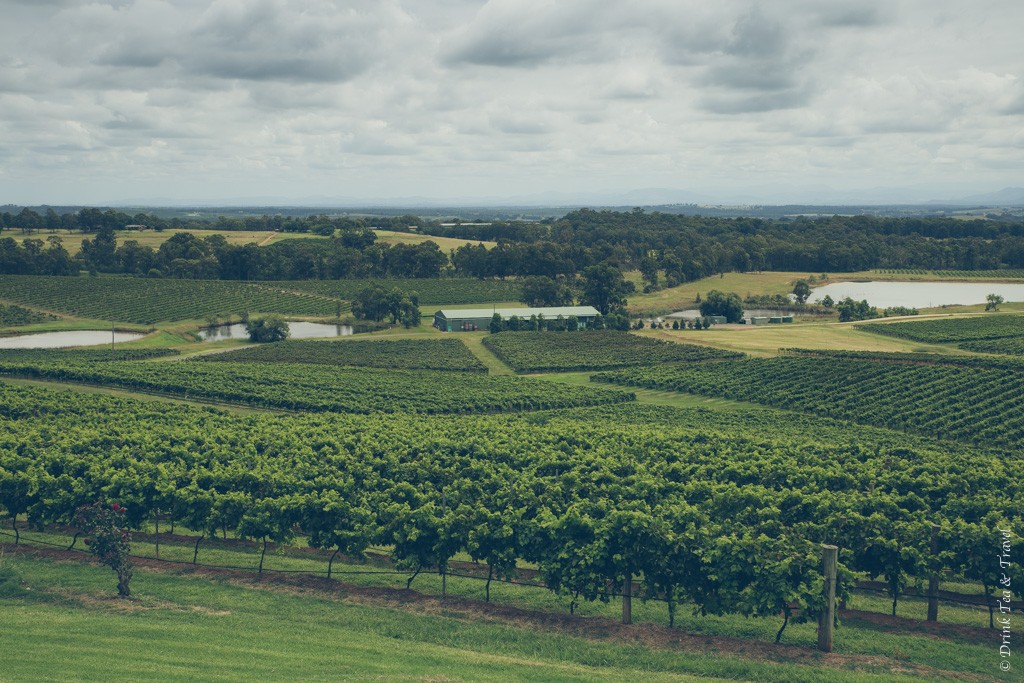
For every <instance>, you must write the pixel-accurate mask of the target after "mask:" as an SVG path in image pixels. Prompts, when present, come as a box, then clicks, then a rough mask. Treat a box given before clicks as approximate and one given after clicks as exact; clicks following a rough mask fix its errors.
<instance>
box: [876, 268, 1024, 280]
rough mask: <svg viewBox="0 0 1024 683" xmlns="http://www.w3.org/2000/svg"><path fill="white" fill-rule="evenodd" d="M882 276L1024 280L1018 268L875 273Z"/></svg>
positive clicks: (913, 269) (1022, 272) (890, 270)
mask: <svg viewBox="0 0 1024 683" xmlns="http://www.w3.org/2000/svg"><path fill="white" fill-rule="evenodd" d="M875 272H876V273H881V274H883V275H934V276H936V277H941V278H950V279H952V278H955V279H965V280H966V279H970V280H974V279H999V280H1017V279H1021V278H1024V270H1021V269H1020V268H1004V269H1000V270H922V269H920V268H905V269H896V268H888V269H879V270H876V271H875Z"/></svg>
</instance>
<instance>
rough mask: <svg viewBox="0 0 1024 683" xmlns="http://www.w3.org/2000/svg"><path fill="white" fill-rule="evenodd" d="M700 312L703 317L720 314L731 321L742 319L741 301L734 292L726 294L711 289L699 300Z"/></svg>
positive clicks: (735, 321)
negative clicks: (702, 299)
mask: <svg viewBox="0 0 1024 683" xmlns="http://www.w3.org/2000/svg"><path fill="white" fill-rule="evenodd" d="M700 314H701V315H702V316H704V317H707V316H710V315H720V316H724V317H725V319H726V320H727V321H729V322H731V323H738V322H739V321H740V320H742V319H743V301H742V300H741V299H740V295H739V294H736V293H735V292H729V293H728V294H726V293H725V292H720V291H718V290H717V289H713V290H711V291H710V292H708V295H707V296H706V297H705V298H704V301H702V302H701V304H700Z"/></svg>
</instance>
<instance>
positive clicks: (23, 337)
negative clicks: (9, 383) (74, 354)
mask: <svg viewBox="0 0 1024 683" xmlns="http://www.w3.org/2000/svg"><path fill="white" fill-rule="evenodd" d="M144 336H145V335H143V334H139V333H137V332H114V333H113V337H114V342H115V343H121V342H130V341H135V340H136V339H142V338H143V337H144ZM110 337H111V333H110V330H67V331H64V332H40V333H38V334H20V335H18V336H16V337H3V338H2V339H0V349H62V348H67V347H72V346H97V345H99V344H109V343H110Z"/></svg>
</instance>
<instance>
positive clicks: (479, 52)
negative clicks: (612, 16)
mask: <svg viewBox="0 0 1024 683" xmlns="http://www.w3.org/2000/svg"><path fill="white" fill-rule="evenodd" d="M606 14H607V12H606V10H604V9H603V8H602V6H601V3H600V2H597V1H596V0H564V1H563V2H559V3H547V2H538V1H537V0H519V1H512V0H492V1H491V2H488V3H486V4H485V5H484V6H483V7H481V8H480V10H479V12H478V13H477V14H476V16H475V17H474V18H473V20H472V21H470V22H469V23H467V24H465V25H463V26H462V27H460V28H459V29H457V30H456V31H454V32H453V33H452V35H451V36H450V37H449V44H448V45H446V46H445V47H444V49H443V56H442V58H443V60H444V62H445V63H446V64H448V65H458V64H476V65H481V66H498V67H530V66H536V65H539V64H543V63H545V62H550V61H552V60H555V59H558V58H566V59H571V60H574V61H575V60H580V59H583V60H586V61H589V60H592V59H594V58H595V57H597V56H598V55H599V54H600V52H601V50H600V48H601V46H602V45H603V44H602V45H598V44H595V42H594V41H593V40H592V39H593V35H592V34H593V33H594V32H599V31H600V27H601V18H602V17H603V16H604V15H606Z"/></svg>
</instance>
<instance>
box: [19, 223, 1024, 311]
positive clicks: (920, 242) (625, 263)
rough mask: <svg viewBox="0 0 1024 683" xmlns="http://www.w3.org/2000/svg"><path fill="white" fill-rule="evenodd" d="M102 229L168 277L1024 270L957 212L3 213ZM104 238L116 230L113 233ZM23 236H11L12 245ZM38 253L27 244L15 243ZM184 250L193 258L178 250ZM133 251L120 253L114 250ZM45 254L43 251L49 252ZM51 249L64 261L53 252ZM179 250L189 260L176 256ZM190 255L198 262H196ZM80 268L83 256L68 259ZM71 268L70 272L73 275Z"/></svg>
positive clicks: (111, 264) (42, 264)
mask: <svg viewBox="0 0 1024 683" xmlns="http://www.w3.org/2000/svg"><path fill="white" fill-rule="evenodd" d="M129 225H146V226H148V227H151V228H154V229H158V230H163V229H182V228H199V227H201V228H205V229H216V230H220V231H225V232H227V231H232V230H277V231H284V232H301V233H310V234H317V235H321V236H328V237H331V238H332V239H330V240H326V241H324V240H317V241H314V240H309V241H306V240H295V241H294V242H295V243H294V244H286V243H278V244H275V245H272V246H270V247H265V248H259V247H256V245H255V244H252V245H245V246H232V245H227V244H226V243H224V242H223V241H221V242H217V241H216V240H214V241H211V242H208V243H206V244H205V245H201V244H199V242H200V240H196V239H193V240H192V241H191V242H189V241H188V240H187V239H186V238H181V242H180V243H177V244H175V245H172V246H171V247H168V248H167V250H165V249H164V248H163V247H161V249H160V250H156V251H153V250H149V251H147V250H146V248H144V247H140V246H139V245H137V244H136V245H134V247H131V248H129V244H128V243H127V242H126V243H125V244H123V245H122V246H121V247H112V246H111V244H112V243H113V237H112V236H111V235H112V233H113V231H115V230H118V229H121V228H124V227H126V226H129ZM58 228H63V229H80V230H83V231H86V232H90V233H96V238H95V240H89V242H90V243H91V244H90V249H89V251H88V252H86V251H85V250H83V260H84V263H85V264H86V265H87V267H89V268H92V269H94V270H96V271H98V272H127V273H137V274H149V273H152V274H154V275H156V274H159V275H165V276H170V277H202V278H221V279H243V280H244V279H339V278H348V277H369V276H382V275H389V274H394V275H402V276H406V277H408V276H413V277H437V276H439V275H440V274H441V273H442V272H445V271H454V272H455V273H456V274H459V275H464V276H470V277H478V278H504V277H513V276H520V277H529V276H544V277H550V278H558V277H569V278H571V277H574V276H576V275H577V274H579V273H582V272H583V271H584V270H585V269H587V268H589V267H592V266H596V265H611V266H614V267H617V268H619V269H620V270H639V271H640V272H641V274H642V275H643V278H644V287H645V289H646V290H648V291H650V290H654V289H658V288H659V287H661V286H668V287H672V286H675V285H677V284H679V283H681V282H686V281H691V280H696V279H700V278H703V277H707V276H709V275H714V274H717V273H724V272H729V271H744V272H745V271H758V270H776V271H798V272H850V271H858V270H869V269H876V268H882V269H906V268H918V269H932V270H949V269H953V270H963V271H976V270H990V269H1000V268H1024V221H1015V222H1014V221H984V220H975V221H962V220H956V219H952V218H933V217H932V218H923V217H922V218H908V217H877V216H833V217H831V218H817V219H811V218H804V217H798V218H793V219H788V218H782V219H763V218H721V217H708V216H686V215H676V214H667V213H659V212H653V213H647V212H644V211H642V210H639V209H636V210H634V211H632V212H614V211H593V210H590V209H580V210H578V211H573V212H570V213H568V214H566V215H565V216H563V217H562V218H560V219H558V220H551V221H543V222H539V223H534V222H518V221H512V222H496V223H488V224H461V223H458V224H454V225H448V224H442V223H440V222H438V221H425V220H423V219H420V218H417V217H415V216H398V217H379V216H375V217H371V218H356V217H346V216H326V215H319V214H314V215H311V216H305V217H291V216H259V217H256V216H253V217H240V218H233V217H232V218H229V217H220V218H219V219H218V220H217V221H214V222H211V221H193V222H187V221H182V220H181V219H170V220H165V219H161V218H158V217H156V216H152V215H148V214H136V215H134V216H132V215H128V214H125V213H120V212H117V211H114V210H111V209H108V210H106V211H101V210H99V209H81V210H80V211H78V212H76V213H65V214H58V213H56V212H55V211H53V210H52V209H49V210H47V211H46V212H45V213H44V214H39V213H37V212H35V211H33V210H31V209H23V210H22V211H20V212H19V213H15V214H12V213H10V212H5V213H3V214H0V230H2V229H21V230H23V231H26V232H29V233H32V232H35V231H38V230H46V229H54V230H55V229H58ZM371 228H387V229H392V230H400V231H416V232H419V233H422V234H429V235H436V236H443V237H459V238H462V239H467V240H471V241H481V240H487V241H495V242H497V245H496V246H494V247H492V248H487V247H485V246H484V245H482V244H479V243H477V244H472V243H470V244H466V245H464V246H462V247H459V248H458V249H455V250H454V251H453V252H452V253H451V254H450V255H449V254H445V253H444V252H442V251H441V250H440V249H439V248H438V247H436V246H432V247H430V246H425V245H422V244H421V245H395V246H391V247H389V246H385V245H379V244H377V243H376V242H375V238H374V234H373V232H372V230H371ZM105 235H106V236H105ZM12 242H13V240H12ZM19 249H21V250H24V249H29V251H32V253H31V254H29V253H21V252H18V253H16V254H13V255H12V254H11V253H9V252H12V251H18V250H19ZM172 249H176V250H178V251H179V252H184V254H183V255H176V254H171V253H168V250H172ZM51 251H53V249H52V248H51V249H46V250H43V249H42V244H41V243H39V242H36V243H34V246H32V247H17V245H14V246H12V245H11V244H8V245H6V246H4V247H3V249H2V252H3V253H0V268H2V269H3V270H2V271H0V272H8V273H10V272H20V273H26V272H31V273H46V272H56V271H59V270H60V269H61V268H66V267H67V266H68V263H69V261H68V259H66V258H63V259H61V258H57V257H59V256H60V254H59V253H58V252H56V251H53V253H52V254H51V253H50V252H51ZM116 251H121V252H122V253H120V254H114V253H113V252H116ZM39 252H45V254H46V257H43V256H41V255H40V253H39ZM51 257H52V258H51ZM175 258H181V259H182V260H183V261H182V262H181V263H177V264H175V263H173V261H174V260H175ZM192 261H200V262H197V263H190V262H192ZM70 263H71V265H74V262H73V261H72V262H70ZM62 274H63V273H62Z"/></svg>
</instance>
